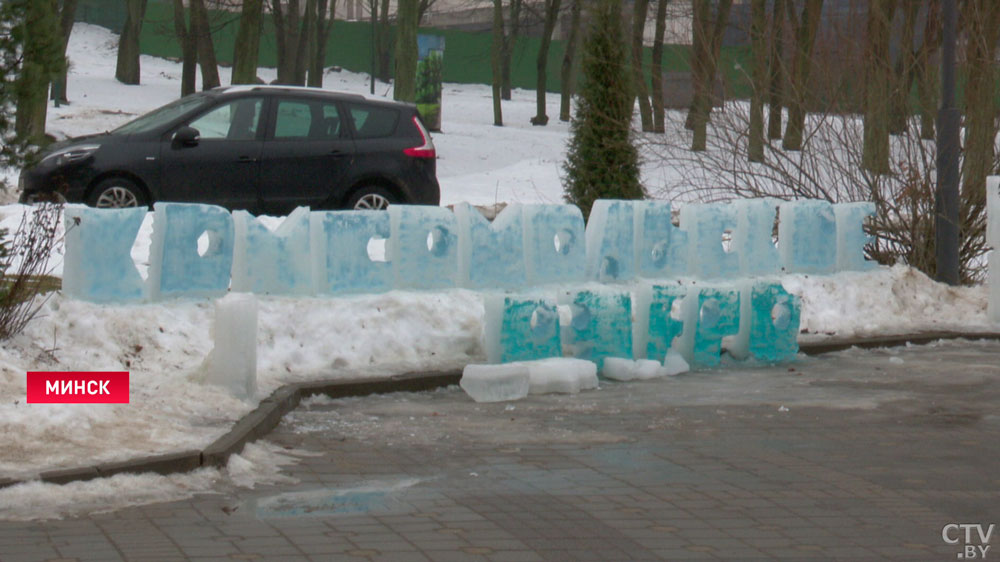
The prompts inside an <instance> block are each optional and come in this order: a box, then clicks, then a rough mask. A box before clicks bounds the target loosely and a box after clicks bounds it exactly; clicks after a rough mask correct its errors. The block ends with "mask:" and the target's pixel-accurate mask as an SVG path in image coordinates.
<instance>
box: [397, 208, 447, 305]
mask: <svg viewBox="0 0 1000 562" xmlns="http://www.w3.org/2000/svg"><path fill="white" fill-rule="evenodd" d="M389 219H390V221H391V222H392V237H391V238H390V239H389V242H388V244H387V246H386V250H387V253H388V257H389V261H391V262H392V264H393V272H394V273H395V276H396V280H395V286H396V288H397V289H445V288H449V287H454V286H455V285H456V284H457V281H458V223H457V221H456V220H455V215H454V214H452V212H451V211H449V210H448V209H445V208H444V207H429V206H423V205H392V206H390V207H389Z"/></svg>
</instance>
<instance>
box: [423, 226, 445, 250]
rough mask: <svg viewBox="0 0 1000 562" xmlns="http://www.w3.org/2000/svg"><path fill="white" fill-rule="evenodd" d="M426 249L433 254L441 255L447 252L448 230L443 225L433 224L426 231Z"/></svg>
mask: <svg viewBox="0 0 1000 562" xmlns="http://www.w3.org/2000/svg"><path fill="white" fill-rule="evenodd" d="M427 251H428V252H430V253H431V254H432V255H435V256H443V255H445V254H446V253H447V252H448V230H447V229H445V228H444V227H443V226H435V227H434V228H433V229H432V230H431V231H430V232H428V233H427Z"/></svg>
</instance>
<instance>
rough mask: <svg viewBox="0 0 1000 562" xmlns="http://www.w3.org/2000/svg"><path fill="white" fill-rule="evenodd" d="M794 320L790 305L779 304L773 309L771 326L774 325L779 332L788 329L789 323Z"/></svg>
mask: <svg viewBox="0 0 1000 562" xmlns="http://www.w3.org/2000/svg"><path fill="white" fill-rule="evenodd" d="M791 320H792V311H791V309H789V308H788V305H787V304H785V303H783V302H779V303H777V304H775V305H774V306H773V307H771V324H773V325H774V327H775V328H777V329H778V330H785V329H786V328H788V323H789V322H791Z"/></svg>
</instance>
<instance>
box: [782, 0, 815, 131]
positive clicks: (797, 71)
mask: <svg viewBox="0 0 1000 562" xmlns="http://www.w3.org/2000/svg"><path fill="white" fill-rule="evenodd" d="M786 6H787V7H788V11H789V16H790V17H789V19H791V20H792V25H793V28H794V29H795V57H794V60H793V62H792V80H791V89H792V91H791V95H789V96H788V127H786V128H785V138H784V139H782V141H781V147H782V148H784V149H785V150H802V137H803V135H804V134H805V127H806V107H805V101H806V89H807V87H808V85H809V70H810V67H811V66H812V50H813V45H814V44H815V43H816V32H817V30H818V29H819V21H820V13H821V12H822V11H823V0H805V7H804V8H802V17H801V18H799V17H797V16H796V15H795V6H794V5H793V3H792V2H788V3H787V4H786Z"/></svg>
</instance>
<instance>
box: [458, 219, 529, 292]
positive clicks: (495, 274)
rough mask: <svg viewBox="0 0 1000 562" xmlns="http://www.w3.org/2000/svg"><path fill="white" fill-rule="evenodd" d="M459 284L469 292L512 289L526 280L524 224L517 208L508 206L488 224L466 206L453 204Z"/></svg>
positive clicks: (522, 284) (520, 285)
mask: <svg viewBox="0 0 1000 562" xmlns="http://www.w3.org/2000/svg"><path fill="white" fill-rule="evenodd" d="M455 218H456V219H457V221H458V278H459V284H460V285H461V286H463V287H468V288H470V289H484V288H488V289H501V288H502V289H515V288H518V287H523V286H524V285H525V283H526V281H527V279H526V274H525V270H524V226H523V225H524V221H523V217H522V209H521V206H520V205H516V204H515V205H509V206H507V207H506V208H504V210H503V211H501V212H500V214H498V215H497V217H496V218H495V219H493V223H492V224H491V223H490V222H489V221H487V220H486V218H485V217H483V214H482V213H480V212H479V211H477V210H476V209H475V208H473V207H470V206H469V204H468V203H459V204H457V205H455Z"/></svg>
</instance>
